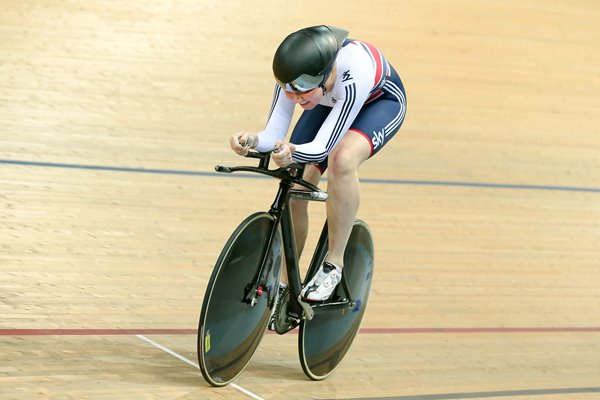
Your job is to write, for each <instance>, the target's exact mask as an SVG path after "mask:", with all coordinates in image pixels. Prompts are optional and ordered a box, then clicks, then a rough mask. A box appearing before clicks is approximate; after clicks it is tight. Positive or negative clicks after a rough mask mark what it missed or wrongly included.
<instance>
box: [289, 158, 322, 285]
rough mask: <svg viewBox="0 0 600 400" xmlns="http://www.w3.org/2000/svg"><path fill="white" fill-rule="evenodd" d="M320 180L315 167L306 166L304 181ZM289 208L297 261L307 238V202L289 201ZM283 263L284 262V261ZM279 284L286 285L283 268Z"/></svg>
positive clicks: (316, 182) (296, 186)
mask: <svg viewBox="0 0 600 400" xmlns="http://www.w3.org/2000/svg"><path fill="white" fill-rule="evenodd" d="M320 179H321V171H320V169H319V167H318V166H316V165H307V166H306V167H305V169H304V180H305V181H307V182H309V183H312V184H313V185H317V184H318V183H319V180H320ZM294 188H295V189H302V188H303V186H300V185H295V186H294ZM290 207H291V210H292V222H293V223H294V236H295V238H296V250H297V251H298V259H299V258H300V256H301V255H302V250H304V245H305V243H306V237H307V236H308V224H309V222H308V201H306V200H291V201H290ZM284 262H285V261H284ZM280 282H281V283H282V284H287V283H288V278H287V271H286V269H285V267H284V268H283V269H282V271H281V278H280Z"/></svg>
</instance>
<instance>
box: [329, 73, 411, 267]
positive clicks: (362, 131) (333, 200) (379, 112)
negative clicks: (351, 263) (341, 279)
mask: <svg viewBox="0 0 600 400" xmlns="http://www.w3.org/2000/svg"><path fill="white" fill-rule="evenodd" d="M386 85H388V86H390V87H389V88H388V87H386V90H388V92H387V93H386V94H385V96H383V97H382V98H381V99H380V100H376V101H374V102H372V103H369V104H367V105H365V106H364V107H363V109H362V110H361V111H360V113H359V114H358V116H357V117H356V119H355V120H354V122H353V124H352V126H351V128H350V130H349V131H348V132H347V133H346V135H345V136H344V138H343V139H342V140H341V141H340V143H338V145H337V146H336V147H335V148H334V149H333V151H332V152H331V154H330V155H329V172H328V174H327V178H328V181H327V192H328V193H329V200H328V201H327V220H328V222H329V253H328V255H327V259H326V261H329V262H331V263H332V264H334V265H337V266H340V267H342V266H343V262H344V261H343V260H344V249H345V247H346V243H347V242H348V238H349V237H350V232H351V231H352V225H353V223H354V219H355V217H356V213H357V211H358V207H359V205H360V185H359V180H358V167H359V166H360V165H361V164H362V163H363V162H364V161H366V160H367V159H368V158H370V157H372V156H374V155H375V154H376V153H377V152H378V151H379V150H381V148H382V147H383V146H384V145H385V144H386V143H388V141H389V140H390V139H391V138H392V137H393V136H394V135H395V134H396V132H397V131H398V130H399V129H400V126H401V125H402V122H403V121H404V115H405V112H406V97H405V95H404V88H403V87H402V84H401V82H400V81H399V80H398V81H397V83H396V82H389V83H388V84H386Z"/></svg>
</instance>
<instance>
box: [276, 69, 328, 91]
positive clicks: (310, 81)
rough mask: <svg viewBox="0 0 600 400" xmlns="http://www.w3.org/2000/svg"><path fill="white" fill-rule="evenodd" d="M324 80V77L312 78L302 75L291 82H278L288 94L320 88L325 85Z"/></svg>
mask: <svg viewBox="0 0 600 400" xmlns="http://www.w3.org/2000/svg"><path fill="white" fill-rule="evenodd" d="M323 78H324V76H323V75H319V76H310V75H306V74H302V75H300V76H299V77H297V78H296V79H294V80H293V81H291V82H281V81H279V80H277V83H279V85H280V86H281V87H282V88H283V89H284V90H285V91H286V92H296V93H304V92H308V91H311V90H313V89H315V88H317V87H319V86H320V85H321V84H322V83H323V80H324V79H323Z"/></svg>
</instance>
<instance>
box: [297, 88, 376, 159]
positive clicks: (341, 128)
mask: <svg viewBox="0 0 600 400" xmlns="http://www.w3.org/2000/svg"><path fill="white" fill-rule="evenodd" d="M370 89H371V85H370V83H369V82H367V83H366V84H365V83H364V82H360V81H348V82H347V83H346V84H344V85H343V87H341V88H340V89H338V90H337V91H336V92H337V93H335V96H336V99H337V102H336V104H335V105H334V106H333V109H332V110H331V112H330V113H329V115H328V116H327V118H326V119H325V122H324V123H323V125H322V126H321V128H319V132H318V133H317V135H316V136H315V139H314V140H313V141H312V142H309V143H306V144H298V145H296V151H295V152H294V155H293V160H294V161H296V162H300V163H315V162H320V161H322V160H324V159H325V158H326V157H327V155H328V154H329V153H330V152H331V151H332V150H333V148H334V147H335V145H336V144H338V143H339V142H340V140H342V137H344V135H345V134H346V132H347V131H348V129H350V126H351V125H352V122H353V121H354V119H355V118H356V116H357V115H358V113H359V111H360V110H361V108H362V106H363V105H364V103H365V101H366V100H367V98H368V97H369V91H370Z"/></svg>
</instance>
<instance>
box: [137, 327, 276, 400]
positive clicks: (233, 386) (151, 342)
mask: <svg viewBox="0 0 600 400" xmlns="http://www.w3.org/2000/svg"><path fill="white" fill-rule="evenodd" d="M135 336H136V337H137V338H139V339H141V340H143V341H144V342H146V343H149V344H151V345H152V346H154V347H156V348H157V349H160V350H162V351H164V352H165V353H168V354H170V355H172V356H173V357H175V358H177V359H179V360H181V361H183V362H184V363H186V364H189V365H191V366H192V367H196V368H197V369H200V366H199V365H198V363H195V362H193V361H190V360H188V359H187V358H185V357H184V356H182V355H180V354H177V353H175V352H174V351H173V350H171V349H169V348H167V347H165V346H163V345H162V344H160V343H157V342H155V341H154V340H152V339H148V338H147V337H146V336H144V335H135ZM228 386H231V387H232V388H234V389H236V390H237V391H239V392H242V393H244V394H245V395H246V396H250V397H252V398H253V399H256V400H265V399H263V398H262V397H260V396H258V395H256V394H254V393H252V392H251V391H249V390H248V389H244V388H243V387H241V386H239V385H236V384H235V383H230V384H229V385H228Z"/></svg>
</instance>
